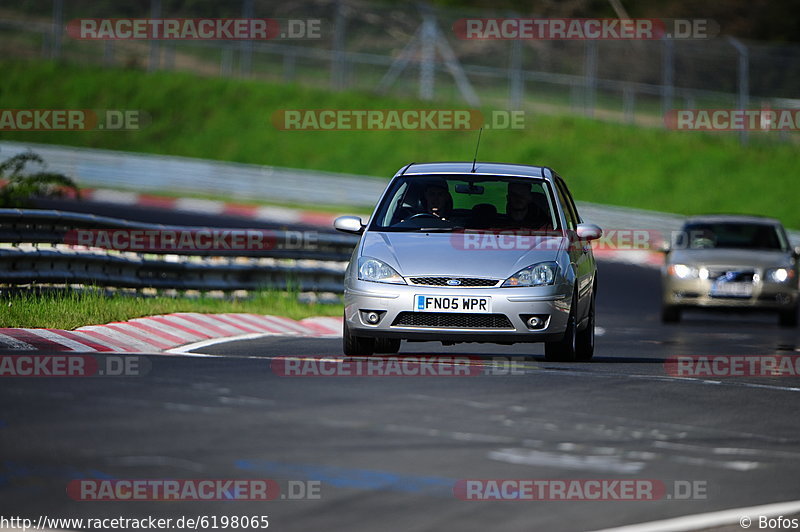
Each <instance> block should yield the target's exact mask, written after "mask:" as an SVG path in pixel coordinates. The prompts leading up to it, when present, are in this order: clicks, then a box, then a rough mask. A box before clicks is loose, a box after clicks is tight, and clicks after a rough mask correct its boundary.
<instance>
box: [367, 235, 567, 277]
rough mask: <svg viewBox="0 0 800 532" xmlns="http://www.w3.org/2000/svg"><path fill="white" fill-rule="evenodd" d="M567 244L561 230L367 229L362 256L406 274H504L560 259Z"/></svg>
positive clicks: (486, 275) (503, 275) (495, 275)
mask: <svg viewBox="0 0 800 532" xmlns="http://www.w3.org/2000/svg"><path fill="white" fill-rule="evenodd" d="M566 244H567V243H566V239H565V238H563V237H561V236H516V235H509V234H495V233H490V232H482V233H461V232H459V233H423V232H420V233H399V232H398V233H394V232H385V233H381V232H368V233H367V234H366V235H365V236H364V245H363V249H362V251H361V256H363V257H372V258H375V259H379V260H381V261H383V262H386V263H387V264H389V265H390V266H392V267H393V268H395V269H397V271H398V272H399V273H400V275H402V276H404V277H409V276H422V275H424V276H439V275H441V276H453V277H483V278H492V279H506V278H508V277H510V276H511V275H513V274H514V273H516V272H517V271H519V270H521V269H522V268H525V267H527V266H530V265H531V264H536V263H537V262H546V261H555V260H557V257H558V254H559V253H560V252H562V251H563V250H565V249H566Z"/></svg>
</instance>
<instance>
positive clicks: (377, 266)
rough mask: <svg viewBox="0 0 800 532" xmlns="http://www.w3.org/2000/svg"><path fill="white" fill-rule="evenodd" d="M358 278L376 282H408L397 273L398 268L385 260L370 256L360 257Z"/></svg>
mask: <svg viewBox="0 0 800 532" xmlns="http://www.w3.org/2000/svg"><path fill="white" fill-rule="evenodd" d="M358 278H359V279H361V280H362V281H373V282H375V283H392V284H406V281H405V279H403V278H402V277H401V276H400V274H399V273H397V270H395V269H394V268H392V267H391V266H389V265H388V264H386V263H385V262H382V261H379V260H378V259H373V258H370V257H361V258H359V259H358Z"/></svg>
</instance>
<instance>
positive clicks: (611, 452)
mask: <svg viewBox="0 0 800 532" xmlns="http://www.w3.org/2000/svg"><path fill="white" fill-rule="evenodd" d="M599 272H600V282H601V284H600V292H599V299H598V327H599V331H600V332H602V335H601V336H599V337H598V339H597V351H596V354H595V359H594V360H593V362H592V363H588V364H567V363H550V362H546V361H545V360H544V358H543V356H542V353H543V350H542V347H541V346H539V345H532V346H524V345H522V346H512V347H505V346H495V345H492V344H486V345H481V344H466V345H459V346H453V347H441V346H440V345H438V344H435V343H417V344H410V345H409V344H405V343H404V344H403V346H402V349H401V353H403V354H408V353H427V354H430V353H442V354H447V355H472V356H480V357H481V361H480V362H479V364H481V365H482V367H485V368H495V370H494V373H503V371H501V369H505V370H509V371H511V370H510V369H509V368H513V372H512V373H513V374H511V375H508V374H506V375H498V374H494V375H489V374H484V375H479V376H471V377H445V376H442V377H418V378H412V377H285V376H278V375H276V374H275V373H274V372H273V371H272V370H271V365H270V363H271V360H270V359H271V358H272V357H275V356H287V355H291V356H310V357H339V356H340V340H339V339H334V338H330V339H329V338H317V339H300V338H285V337H265V338H258V339H252V340H242V341H227V342H225V343H219V344H216V345H212V346H207V347H204V348H201V349H198V351H199V352H202V353H205V354H214V355H222V357H188V356H180V355H175V356H173V355H153V356H148V360H149V362H150V364H151V368H150V370H149V373H148V374H147V375H145V376H141V377H117V378H112V377H103V378H100V377H97V378H75V379H69V378H62V379H56V378H39V379H5V381H4V382H2V386H0V412H1V413H0V453H1V456H2V460H3V463H2V467H0V514H2V515H10V514H15V515H21V516H27V517H31V518H33V519H36V518H37V517H38V516H39V515H40V514H46V515H48V516H50V517H93V518H101V517H118V516H123V517H144V516H147V515H153V516H157V517H172V518H177V517H180V516H191V517H197V516H202V515H207V516H212V515H216V516H222V515H229V516H230V515H240V516H257V515H268V516H269V523H270V529H275V530H287V531H298V532H299V531H312V530H336V531H340V530H341V531H374V530H398V531H423V530H425V531H440V530H444V531H449V530H460V531H467V530H476V531H477V530H481V531H483V530H492V531H519V530H542V531H552V530H595V529H602V528H606V527H612V526H620V525H625V524H634V523H641V522H647V521H654V520H659V519H665V518H670V517H677V516H682V515H688V514H697V513H703V512H709V511H714V510H722V509H730V508H739V507H748V506H754V505H759V504H766V503H772V502H780V501H792V500H797V499H800V482H798V478H800V424H798V423H797V410H798V405H800V379H798V378H795V377H786V376H782V377H736V378H709V379H703V378H677V377H673V376H670V375H669V374H668V373H667V371H666V370H665V365H664V361H665V360H666V359H667V358H668V357H670V356H673V355H678V354H683V355H743V354H747V355H775V354H782V355H789V354H793V353H794V354H800V353H797V351H796V349H797V348H798V346H800V336H798V332H797V330H795V329H782V328H780V327H778V325H777V317H775V316H771V315H763V316H759V315H756V316H748V315H741V316H739V315H719V314H710V315H706V314H701V313H687V315H686V317H685V319H684V321H683V322H682V323H680V324H678V325H670V326H665V325H662V324H661V323H660V322H659V320H658V310H659V309H658V301H659V296H658V272H657V271H656V270H655V269H648V268H641V267H637V266H627V265H620V264H612V263H601V264H600V266H599ZM509 355H514V356H516V358H515V359H514V362H513V364H511V363H510V364H504V363H502V362H500V361H497V360H493V359H492V357H502V356H509ZM498 368H499V369H498ZM488 372H489V371H487V373H488ZM76 478H115V479H175V478H194V479H200V478H215V479H258V478H263V479H267V478H268V479H275V480H276V481H277V482H278V483H279V484H281V486H282V487H284V485H287V486H288V481H290V480H295V481H298V480H314V481H318V482H319V485H318V487H319V498H318V499H313V500H288V499H283V500H281V499H277V500H272V501H266V502H264V501H260V502H246V501H241V500H233V501H222V502H196V501H188V502H187V501H182V502H165V501H155V502H143V501H136V502H131V501H113V502H105V501H104V502H96V501H74V500H72V499H70V498H69V497H68V496H67V493H66V486H67V484H68V483H69V481H70V480H73V479H76ZM459 479H651V480H654V481H656V482H658V483H660V484H661V485H663V486H665V489H666V492H665V494H664V495H663V497H660V498H659V499H658V500H654V501H630V500H628V501H618V500H610V501H586V500H575V501H563V500H562V501H528V500H525V501H464V500H459V499H458V498H456V497H455V496H454V492H453V487H454V485H456V482H457V481H458V480H459ZM676 481H677V484H676ZM692 483H694V484H692ZM687 485H692V486H697V487H698V489H696V490H695V492H694V496H692V494H687V493H686V490H685V489H684V488H685V487H686V486H687ZM703 488H704V489H703ZM687 497H688V500H686V498H687ZM736 528H738V525H737V527H736ZM754 528H756V527H754Z"/></svg>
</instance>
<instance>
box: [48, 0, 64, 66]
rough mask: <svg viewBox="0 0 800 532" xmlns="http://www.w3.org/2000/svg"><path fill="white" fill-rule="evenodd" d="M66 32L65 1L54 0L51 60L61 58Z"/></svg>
mask: <svg viewBox="0 0 800 532" xmlns="http://www.w3.org/2000/svg"><path fill="white" fill-rule="evenodd" d="M63 32H64V0H53V42H52V43H51V47H50V58H51V59H58V58H59V57H61V40H62V36H63Z"/></svg>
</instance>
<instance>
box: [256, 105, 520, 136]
mask: <svg viewBox="0 0 800 532" xmlns="http://www.w3.org/2000/svg"><path fill="white" fill-rule="evenodd" d="M525 119H526V115H525V111H520V110H518V111H504V110H495V111H491V113H490V114H489V115H488V116H485V115H484V113H483V112H482V111H479V110H477V109H279V110H277V111H275V112H274V113H273V114H272V125H273V126H274V127H275V128H276V129H279V130H281V131H381V130H383V131H401V130H402V131H454V130H455V131H469V130H477V129H480V128H484V129H525Z"/></svg>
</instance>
